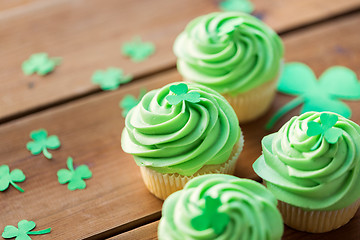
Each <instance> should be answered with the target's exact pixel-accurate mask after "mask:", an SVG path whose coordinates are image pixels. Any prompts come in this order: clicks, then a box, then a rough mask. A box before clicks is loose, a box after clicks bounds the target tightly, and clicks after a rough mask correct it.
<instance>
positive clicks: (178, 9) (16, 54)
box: [0, 0, 360, 120]
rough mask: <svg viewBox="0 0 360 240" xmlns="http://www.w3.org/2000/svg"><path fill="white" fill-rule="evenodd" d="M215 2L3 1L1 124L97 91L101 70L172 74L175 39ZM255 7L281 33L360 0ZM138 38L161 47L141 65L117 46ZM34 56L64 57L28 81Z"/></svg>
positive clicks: (261, 2)
mask: <svg viewBox="0 0 360 240" xmlns="http://www.w3.org/2000/svg"><path fill="white" fill-rule="evenodd" d="M217 2H218V1H211V0H197V1H196V4H194V2H193V1H191V0H177V1H175V0H172V1H167V0H152V1H146V0H137V1H136V2H135V1H133V0H121V1H118V0H108V1H96V0H87V1H84V0H54V1H40V0H37V1H32V2H28V1H25V0H23V1H20V2H17V3H15V2H9V1H5V2H4V3H2V4H3V5H1V4H0V10H1V9H5V10H3V11H0V46H1V48H0V55H1V56H2V58H3V59H6V61H5V60H4V61H2V64H0V84H1V88H0V120H1V119H6V118H9V117H10V116H16V115H21V114H27V113H29V112H31V111H34V110H36V109H39V108H44V107H45V106H48V105H53V104H55V103H58V102H62V101H65V100H68V99H73V98H75V97H78V96H84V95H86V94H89V93H93V92H96V91H97V90H98V88H97V87H96V86H94V85H93V84H92V83H91V81H90V78H91V75H92V73H93V72H94V71H95V70H97V69H104V68H107V67H109V66H115V67H121V68H123V69H124V70H125V72H127V73H131V74H133V75H134V76H135V77H136V78H137V77H140V76H144V75H149V74H151V73H154V72H157V71H160V70H163V69H167V68H169V67H174V66H175V56H174V55H173V53H172V44H173V42H174V39H175V37H176V36H177V35H178V34H179V33H180V32H181V31H182V30H183V29H184V27H185V26H186V24H187V23H188V22H189V21H190V20H191V19H193V18H194V17H196V16H199V15H202V14H205V13H209V12H213V11H218V10H219V9H218V7H217ZM254 2H255V5H256V9H257V13H256V14H257V15H259V16H261V17H262V18H264V21H265V22H267V23H269V24H270V26H272V27H274V28H275V29H276V30H277V31H284V30H288V29H291V28H293V27H298V26H300V25H303V24H308V23H311V22H313V21H316V20H320V19H324V18H328V17H331V16H333V15H338V14H341V13H344V12H346V11H349V10H350V9H353V8H357V7H359V6H360V0H347V1H338V0H302V1H296V0H291V1H289V0H287V1H285V0H273V1H267V0H256V1H254ZM9 4H10V5H11V6H10V5H9ZM12 4H13V5H12ZM319 6H321V7H319ZM298 13H301V14H298ZM135 35H141V36H142V37H143V39H144V40H146V41H152V42H154V44H155V45H156V48H157V51H156V54H155V55H153V56H152V57H151V58H150V59H149V60H148V61H145V62H143V63H133V62H131V61H130V60H128V59H127V58H125V57H123V56H121V54H120V46H121V45H122V44H123V43H124V42H126V41H129V40H131V39H132V37H133V36H135ZM36 52H48V53H49V54H50V56H60V57H62V58H63V63H62V64H61V65H60V66H59V67H57V68H56V70H55V72H53V73H52V74H50V75H48V76H46V77H40V76H37V75H33V76H30V77H26V76H24V75H23V73H22V71H21V63H22V62H23V61H24V60H26V59H27V58H28V57H29V56H30V55H31V54H33V53H36Z"/></svg>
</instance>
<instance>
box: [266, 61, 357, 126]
mask: <svg viewBox="0 0 360 240" xmlns="http://www.w3.org/2000/svg"><path fill="white" fill-rule="evenodd" d="M278 91H279V92H282V93H285V94H290V95H295V96H297V98H295V99H294V100H292V101H290V102H289V103H288V104H286V105H285V106H283V107H282V108H280V110H279V111H278V112H277V113H275V115H274V116H273V117H272V118H271V119H270V121H269V122H268V123H267V125H266V129H271V128H272V127H273V125H274V124H275V123H276V122H277V120H278V119H280V118H281V117H282V116H283V115H285V114H286V113H287V112H288V111H290V110H291V109H293V108H295V107H297V106H299V105H300V104H304V106H303V107H302V109H301V113H305V112H309V111H316V112H334V113H337V114H340V115H342V116H343V117H346V118H349V117H350V116H351V109H350V108H349V107H348V106H347V105H346V104H345V103H343V102H341V101H340V99H344V100H360V83H359V81H358V79H357V77H356V74H355V73H354V72H353V71H351V70H350V69H348V68H346V67H342V66H334V67H331V68H329V69H327V70H326V71H325V72H324V73H323V74H322V75H321V76H320V79H319V81H317V80H316V77H315V74H314V72H313V71H312V70H311V69H310V68H309V67H308V66H307V65H305V64H303V63H297V62H294V63H288V64H286V65H285V69H284V71H283V73H282V75H281V77H280V83H279V85H278Z"/></svg>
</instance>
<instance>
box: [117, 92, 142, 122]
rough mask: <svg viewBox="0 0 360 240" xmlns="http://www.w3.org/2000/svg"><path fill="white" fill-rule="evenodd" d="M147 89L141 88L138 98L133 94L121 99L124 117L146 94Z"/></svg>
mask: <svg viewBox="0 0 360 240" xmlns="http://www.w3.org/2000/svg"><path fill="white" fill-rule="evenodd" d="M145 93H146V90H145V89H141V90H140V94H139V97H138V99H136V98H135V97H134V96H133V95H130V94H129V95H126V96H125V97H124V98H123V99H122V100H121V101H120V104H119V105H120V107H121V108H122V109H123V111H122V115H123V117H126V115H127V114H128V113H129V112H130V110H131V109H132V108H133V107H135V106H136V105H137V104H138V103H139V102H140V100H141V99H142V97H143V96H144V95H145Z"/></svg>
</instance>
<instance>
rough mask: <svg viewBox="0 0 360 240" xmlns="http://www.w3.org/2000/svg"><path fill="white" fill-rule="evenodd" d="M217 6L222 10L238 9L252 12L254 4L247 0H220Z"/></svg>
mask: <svg viewBox="0 0 360 240" xmlns="http://www.w3.org/2000/svg"><path fill="white" fill-rule="evenodd" d="M219 7H220V9H221V10H223V11H239V12H245V13H252V12H253V11H254V5H253V4H252V2H250V1H249V0H224V1H221V2H220V4H219Z"/></svg>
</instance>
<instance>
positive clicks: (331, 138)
mask: <svg viewBox="0 0 360 240" xmlns="http://www.w3.org/2000/svg"><path fill="white" fill-rule="evenodd" d="M338 120H339V117H338V116H337V115H335V114H331V113H322V114H321V115H320V123H319V122H315V121H310V122H308V124H307V126H308V129H307V131H306V134H307V135H308V136H309V137H313V136H317V135H321V136H320V138H319V140H318V141H317V143H316V144H315V145H314V146H313V147H312V148H311V150H314V149H316V148H317V147H318V146H319V145H320V143H321V142H322V139H323V138H325V140H326V141H327V142H328V143H330V144H334V143H336V142H337V141H338V140H339V138H340V136H341V135H342V134H343V133H342V130H341V129H340V128H334V126H335V124H336V123H337V121H338Z"/></svg>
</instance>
